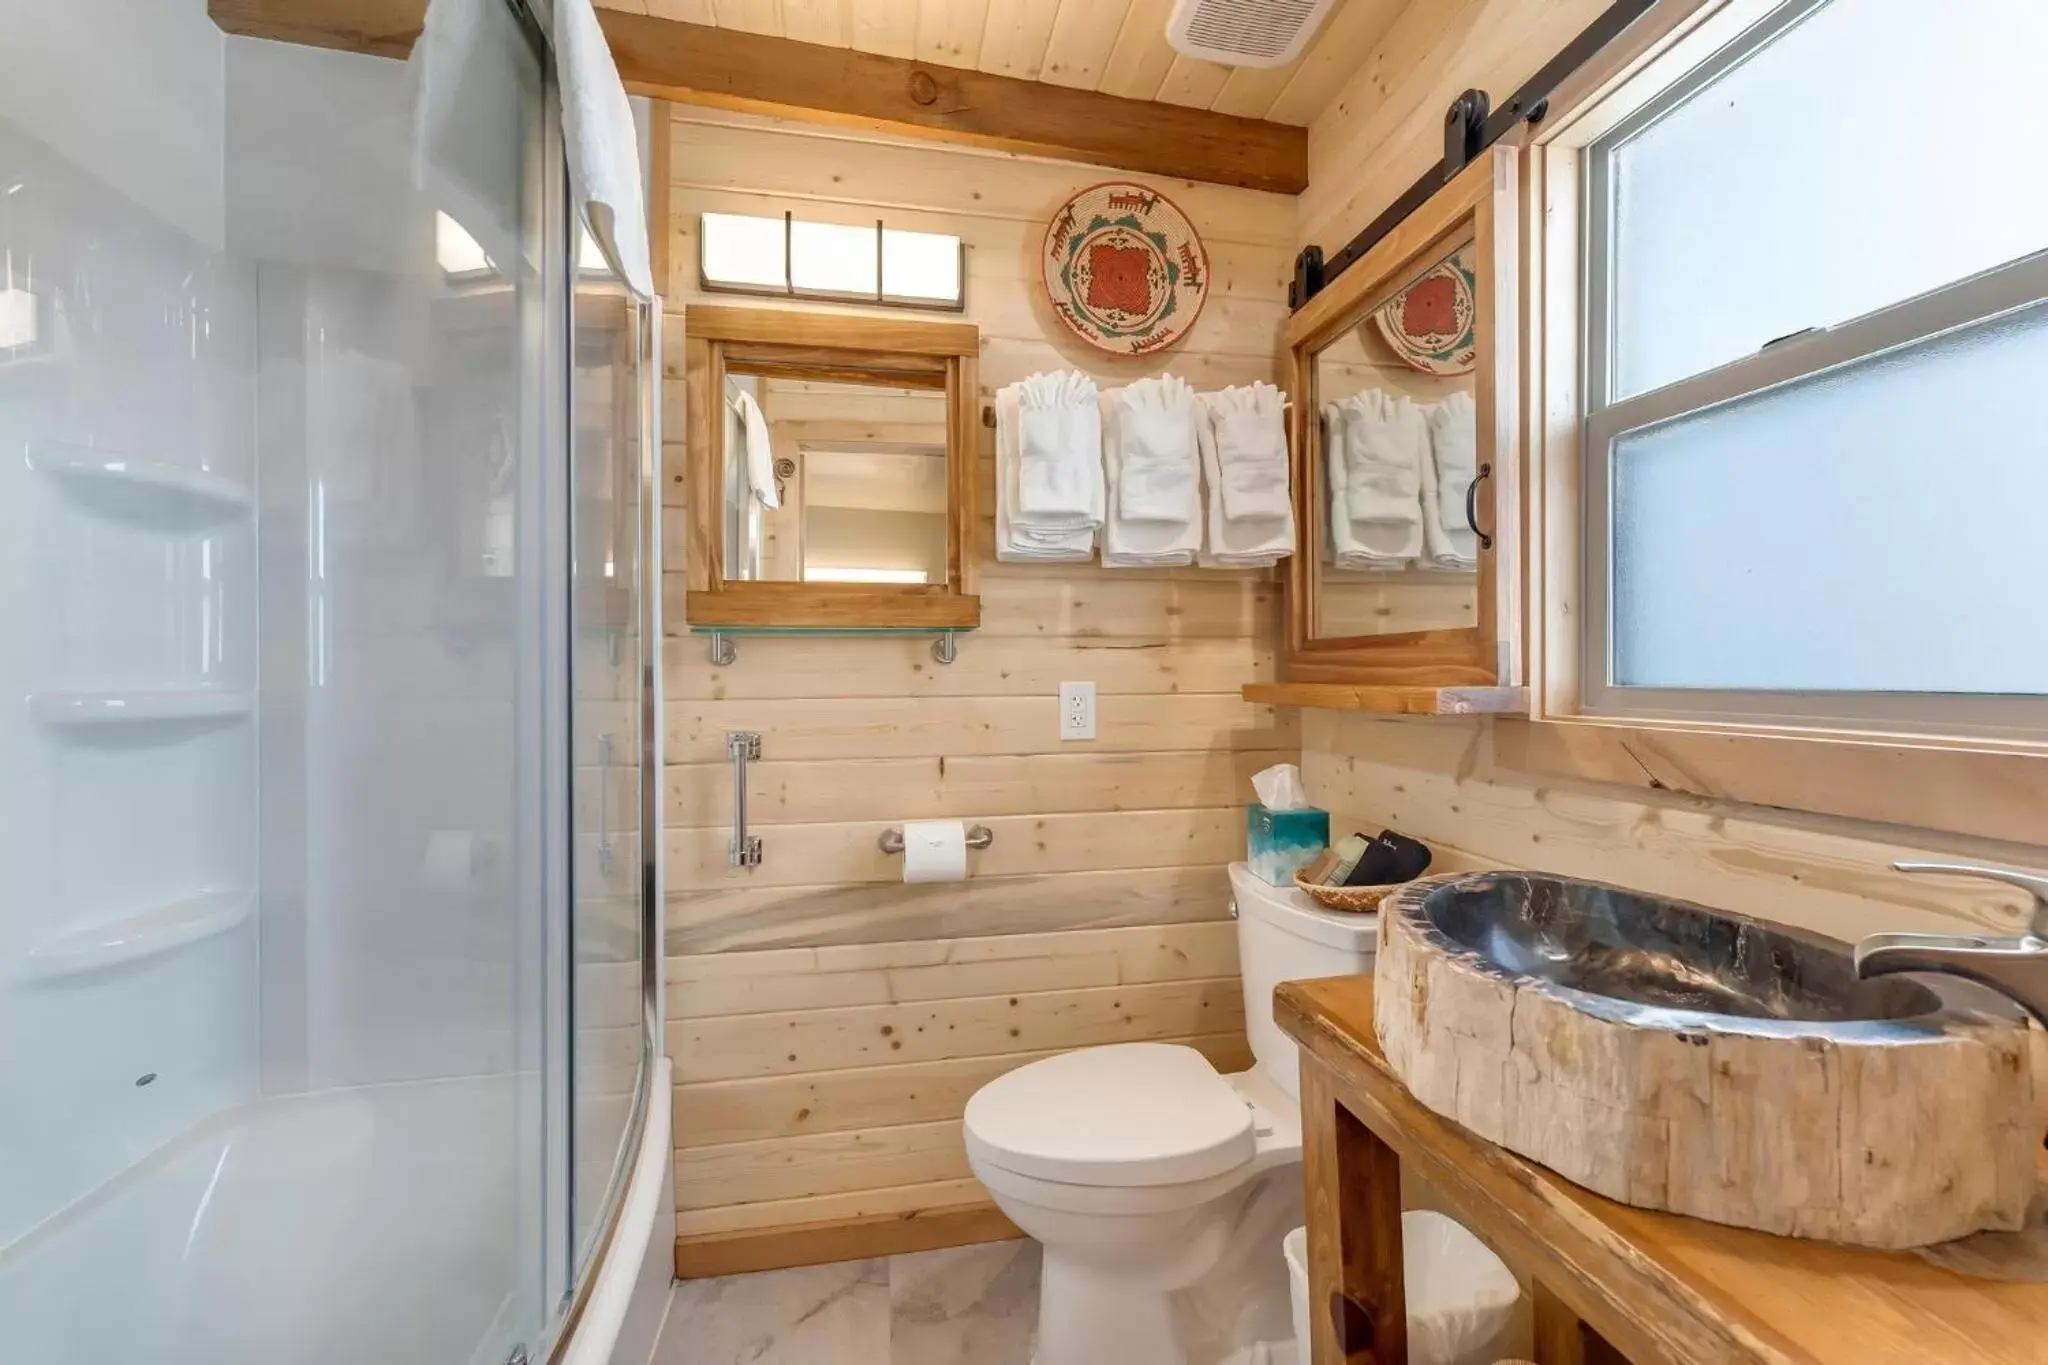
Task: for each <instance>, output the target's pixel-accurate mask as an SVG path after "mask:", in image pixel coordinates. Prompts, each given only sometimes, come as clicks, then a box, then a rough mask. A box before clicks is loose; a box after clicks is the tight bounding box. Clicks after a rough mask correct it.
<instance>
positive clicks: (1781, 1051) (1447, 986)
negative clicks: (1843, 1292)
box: [1375, 872, 2041, 1247]
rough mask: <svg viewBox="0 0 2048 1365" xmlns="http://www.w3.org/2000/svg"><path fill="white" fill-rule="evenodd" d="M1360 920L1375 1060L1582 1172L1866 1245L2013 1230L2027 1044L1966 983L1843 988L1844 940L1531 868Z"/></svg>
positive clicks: (1470, 1120) (1652, 1203) (2029, 1084)
mask: <svg viewBox="0 0 2048 1365" xmlns="http://www.w3.org/2000/svg"><path fill="white" fill-rule="evenodd" d="M1380 925H1381V929H1380V932H1381V945H1380V954H1379V959H1378V963H1377V966H1376V968H1375V1000H1376V1004H1375V1016H1376V1017H1375V1024H1376V1026H1377V1028H1378V1031H1379V1038H1380V1045H1381V1047H1382V1048H1383V1049H1384V1050H1385V1052H1386V1056H1387V1060H1388V1062H1389V1063H1390V1064H1391V1065H1392V1066H1393V1068H1394V1070H1395V1071H1396V1073H1397V1074H1399V1075H1400V1076H1401V1078H1402V1080H1403V1081H1405V1082H1406V1083H1407V1085H1408V1087H1409V1089H1410V1090H1412V1091H1413V1092H1414V1094H1415V1097H1416V1098H1417V1099H1418V1100H1420V1101H1421V1102H1422V1103H1423V1104H1425V1105H1427V1106H1428V1107H1429V1108H1431V1109H1433V1110H1435V1111H1436V1112H1438V1113H1441V1114H1443V1115H1445V1116H1447V1117H1449V1118H1452V1119H1455V1120H1457V1121H1458V1122H1459V1123H1461V1124H1463V1125H1465V1126H1466V1127H1467V1128H1470V1129H1471V1130H1473V1131H1474V1132H1476V1133H1478V1134H1479V1135H1480V1136H1482V1137H1485V1138H1487V1139H1489V1140H1491V1141H1493V1142H1497V1143H1499V1144H1501V1145H1502V1146H1504V1147H1507V1148H1509V1149H1511V1150H1513V1151H1516V1152H1519V1153H1520V1154H1522V1155H1523V1156H1526V1157H1529V1158H1530V1159H1532V1160H1535V1161H1538V1162H1541V1163H1542V1164H1544V1165H1546V1166H1549V1167H1550V1168H1551V1169H1553V1170H1555V1171H1557V1172H1558V1173H1559V1174H1561V1175H1563V1176H1565V1177H1567V1178H1569V1179H1571V1180H1573V1181H1576V1182H1577V1183H1579V1184H1581V1185H1584V1186H1586V1187H1587V1188H1589V1189H1592V1190H1595V1191H1597V1192H1598V1193H1600V1194H1603V1195H1606V1196H1608V1197H1609V1198H1613V1199H1618V1200H1621V1201H1622V1202H1624V1203H1628V1204H1634V1205H1638V1206H1640V1207H1644V1208H1655V1209H1669V1210H1672V1211H1674V1212H1678V1213H1685V1214H1691V1215H1693V1216H1695V1217H1700V1218H1708V1219H1712V1220H1714V1221H1716V1222H1722V1223H1732V1224H1736V1225H1739V1226H1743V1227H1753V1228H1761V1229H1763V1230H1765V1231H1769V1232H1777V1233H1785V1234H1790V1235H1793V1236H1800V1237H1815V1238H1823V1239H1827V1240H1831V1241H1841V1242H1849V1243H1855V1244H1858V1245H1865V1246H1880V1247H1909V1246H1920V1245H1924V1244H1927V1243H1930V1242H1939V1241H1945V1240H1947V1239H1949V1238H1952V1237H1960V1236H1965V1235H1967V1234H1970V1233H1974V1232H1980V1231H1984V1230H1987V1229H1999V1230H2015V1229H2017V1228H2019V1227H2021V1226H2022V1224H2023V1222H2024V1218H2025V1213H2026V1207H2027V1203H2028V1200H2029V1198H2030V1197H2031V1196H2032V1194H2033V1192H2034V1187H2035V1155H2036V1152H2037V1151H2038V1149H2039V1147H2040V1143H2041V1130H2040V1125H2039V1123H2038V1122H2037V1120H2036V1112H2037V1110H2036V1104H2035V1097H2034V1086H2033V1079H2032V1068H2031V1067H2030V1066H2029V1038H2028V1033H2027V1029H2026V1027H2025V1024H2024V1023H2023V1021H2022V1019H2021V1017H2020V1015H2019V1014H2018V1012H2017V1011H2016V1010H2013V1009H2011V1008H2010V1007H2009V1006H2007V1005H2006V1004H2005V1003H2004V1002H2002V1001H2000V1000H1998V999H1997V998H1996V997H1995V996H1993V995H1991V994H1990V993H1989V992H1985V991H1982V990H1979V989H1977V988H1975V987H1972V986H1970V985H1968V984H1967V983H1962V982H1955V981H1950V980H1946V979H1942V978H1935V977H1927V978H1910V977H1884V978H1879V979H1877V980H1872V981H1859V980H1857V979H1856V976H1855V972H1854V969H1853V965H1852V960H1851V952H1850V948H1849V945H1847V944H1845V943H1839V942H1836V941H1835V940H1833V939H1828V938H1824V937H1822V936H1820V935H1817V934H1811V933H1806V932H1803V931H1800V930H1796V929H1790V928H1786V927H1783V926H1779V925H1774V924H1769V923H1766V922H1764V921H1760V920H1757V919H1752V918H1750V917H1748V916H1745V915H1740V914H1735V913H1732V912H1729V911H1724V910H1714V909H1709V908H1708V907H1706V906H1701V905H1692V904H1689V903H1687V902H1684V901H1674V900H1667V899H1664V898H1661V897H1657V896H1650V895H1646V894H1643V893H1641V892H1636V891H1629V890H1625V889H1623V888H1620V887H1613V886H1604V885H1601V884H1600V883H1597V882H1587V881H1579V880H1576V879H1572V878H1566V877H1554V876H1548V875H1545V874H1540V873H1533V872H1487V873H1476V874H1461V875H1452V876H1441V877H1430V878H1425V879H1423V880H1422V881H1419V882H1416V883H1414V884H1412V885H1410V886H1407V887H1404V888H1402V889H1401V890H1400V891H1398V892H1396V893H1395V894H1394V895H1392V896H1390V897H1388V899H1387V900H1385V901H1383V902H1382V903H1381V906H1380Z"/></svg>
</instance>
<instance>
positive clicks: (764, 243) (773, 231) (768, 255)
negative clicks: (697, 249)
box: [699, 213, 789, 289]
mask: <svg viewBox="0 0 2048 1365" xmlns="http://www.w3.org/2000/svg"><path fill="white" fill-rule="evenodd" d="M700 224H701V226H700V229H699V230H700V232H701V234H702V236H701V242H702V246H703V267H704V279H705V281H706V283H709V284H723V285H735V286H738V287H740V288H745V289H786V288H788V287H789V271H788V268H787V265H786V264H785V260H784V255H785V247H786V243H785V242H784V240H783V221H782V219H780V218H754V217H749V216H748V215H746V214H740V213H707V214H705V215H704V216H703V218H702V219H701V220H700Z"/></svg>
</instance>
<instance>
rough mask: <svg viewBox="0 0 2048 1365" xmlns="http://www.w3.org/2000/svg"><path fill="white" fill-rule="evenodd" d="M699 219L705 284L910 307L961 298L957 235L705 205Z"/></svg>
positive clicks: (948, 304) (944, 304)
mask: <svg viewBox="0 0 2048 1365" xmlns="http://www.w3.org/2000/svg"><path fill="white" fill-rule="evenodd" d="M702 223H703V227H702V233H703V272H704V285H705V287H706V288H708V289H732V290H737V291H740V292H744V293H760V292H762V291H772V292H775V293H781V294H792V295H798V296H803V295H810V296H813V297H819V298H831V299H842V300H845V299H859V300H862V301H867V300H872V301H874V302H875V303H882V304H888V303H893V304H900V305H902V306H905V307H910V308H951V309H957V308H959V307H960V306H961V302H962V298H961V289H962V281H961V278H960V276H961V269H960V257H961V245H960V239H959V238H958V237H952V236H948V235H946V234H944V233H938V232H905V231H902V230H900V229H897V228H890V227H884V226H883V225H881V224H880V223H868V224H861V225H857V226H856V225H852V224H847V223H813V222H806V221H805V220H803V219H801V218H795V217H788V218H756V217H751V216H748V215H746V214H736V213H707V214H705V215H703V219H702Z"/></svg>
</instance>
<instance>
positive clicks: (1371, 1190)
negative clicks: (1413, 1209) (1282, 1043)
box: [1301, 1053, 1408, 1365]
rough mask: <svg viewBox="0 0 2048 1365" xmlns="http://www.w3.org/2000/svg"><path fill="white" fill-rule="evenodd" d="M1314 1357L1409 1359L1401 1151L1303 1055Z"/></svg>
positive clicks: (1323, 1362)
mask: <svg viewBox="0 0 2048 1365" xmlns="http://www.w3.org/2000/svg"><path fill="white" fill-rule="evenodd" d="M1301 1115H1302V1133H1301V1172H1302V1179H1303V1181H1304V1183H1305V1189H1304V1191H1303V1194H1304V1202H1305V1206H1306V1208H1307V1211H1308V1278H1309V1285H1308V1293H1309V1342H1310V1357H1309V1359H1310V1361H1311V1365H1408V1299H1407V1293H1406V1290H1405V1288H1404V1287H1403V1284H1402V1271H1401V1159H1400V1158H1399V1157H1397V1156H1396V1155H1394V1149H1393V1148H1391V1147H1389V1146H1387V1144H1386V1143H1384V1142H1382V1141H1380V1139H1379V1138H1378V1137H1377V1136H1375V1135H1374V1134H1373V1132H1372V1131H1371V1130H1370V1129H1368V1128H1367V1127H1366V1126H1365V1125H1364V1124H1363V1123H1360V1122H1359V1121H1358V1119H1357V1117H1356V1116H1355V1115H1353V1114H1352V1113H1351V1111H1350V1110H1348V1109H1346V1108H1345V1107H1344V1106H1343V1105H1342V1104H1339V1103H1338V1102H1337V1099H1336V1096H1335V1094H1334V1092H1333V1091H1332V1089H1331V1086H1330V1079H1329V1073H1328V1072H1327V1071H1326V1070H1325V1069H1324V1068H1323V1066H1322V1064H1321V1063H1319V1062H1317V1061H1315V1060H1314V1059H1313V1058H1311V1057H1309V1056H1307V1055H1306V1054H1305V1053H1304V1055H1303V1056H1302V1059H1301Z"/></svg>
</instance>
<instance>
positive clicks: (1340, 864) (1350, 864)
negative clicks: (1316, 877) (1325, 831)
mask: <svg viewBox="0 0 2048 1365" xmlns="http://www.w3.org/2000/svg"><path fill="white" fill-rule="evenodd" d="M1371 848H1372V840H1370V839H1368V838H1366V837H1365V836H1364V835H1363V834H1347V835H1345V836H1344V837H1343V838H1341V839H1339V840H1338V841H1337V842H1336V845H1335V846H1334V851H1335V853H1336V854H1337V866H1336V867H1335V868H1333V869H1332V870H1331V872H1330V879H1329V881H1327V882H1324V883H1322V884H1323V885H1325V886H1343V885H1345V884H1346V883H1347V882H1348V881H1349V879H1350V877H1351V871H1352V869H1353V868H1355V867H1357V866H1358V863H1359V860H1360V859H1362V858H1364V857H1365V855H1366V853H1367V852H1368V851H1369V850H1370V849H1371Z"/></svg>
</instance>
